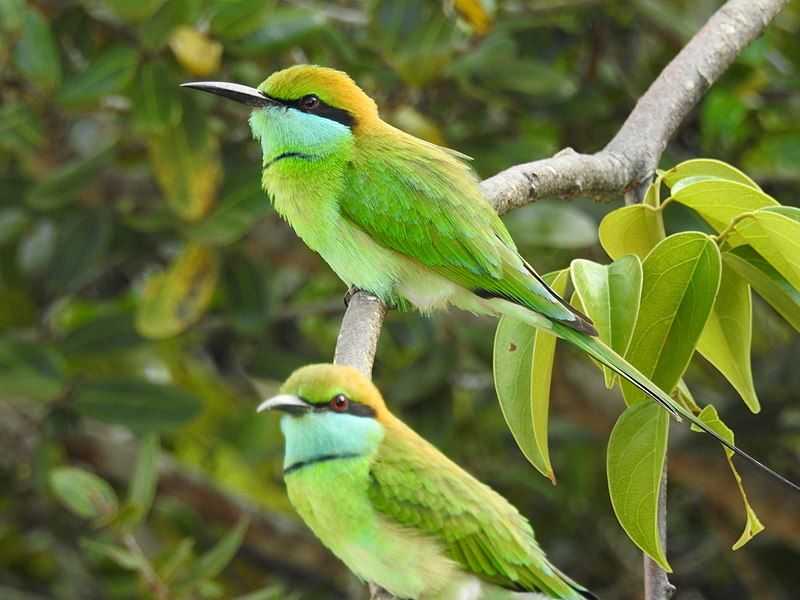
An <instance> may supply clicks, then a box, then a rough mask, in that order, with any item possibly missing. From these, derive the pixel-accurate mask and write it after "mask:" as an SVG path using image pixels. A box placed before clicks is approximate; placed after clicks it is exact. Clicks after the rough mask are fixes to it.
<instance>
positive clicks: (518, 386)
mask: <svg viewBox="0 0 800 600" xmlns="http://www.w3.org/2000/svg"><path fill="white" fill-rule="evenodd" d="M568 276H569V272H568V270H567V269H564V270H562V271H557V272H555V273H548V274H547V275H545V276H544V279H545V281H547V282H548V283H549V284H550V285H551V287H552V288H553V289H554V290H555V291H556V293H558V294H564V292H565V290H566V286H567V281H568V279H569V277H568ZM555 349H556V337H555V336H553V335H552V334H550V333H547V332H546V331H542V330H540V329H536V328H535V327H532V326H531V325H528V324H527V323H523V322H522V321H516V320H514V319H511V318H509V317H503V318H501V319H500V322H499V323H498V324H497V332H496V333H495V338H494V360H493V363H494V382H495V389H496V390H497V398H498V400H499V401H500V409H501V410H502V412H503V417H504V418H505V420H506V423H507V424H508V428H509V429H510V430H511V433H512V435H513V436H514V439H515V440H516V442H517V445H518V446H519V448H520V450H522V453H523V454H524V455H525V458H527V459H528V461H530V463H531V464H532V465H533V466H534V467H535V468H536V469H537V470H538V471H539V472H540V473H542V475H544V476H545V477H547V478H548V479H550V481H552V482H553V483H555V473H554V472H553V467H552V465H551V464H550V451H549V449H548V446H547V431H548V426H549V412H550V380H551V377H552V370H553V359H554V357H555Z"/></svg>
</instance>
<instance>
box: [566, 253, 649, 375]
mask: <svg viewBox="0 0 800 600" xmlns="http://www.w3.org/2000/svg"><path fill="white" fill-rule="evenodd" d="M571 272H572V282H573V284H574V285H575V291H576V292H577V294H578V296H579V297H580V299H581V306H583V308H584V310H585V311H586V313H587V314H588V316H589V318H591V319H592V321H594V326H595V328H596V329H597V332H598V334H599V336H600V339H601V340H603V341H604V342H605V343H606V344H608V345H609V346H611V348H612V349H613V350H614V351H615V352H616V353H617V354H619V355H620V356H625V353H626V352H627V350H628V345H629V344H630V341H631V336H632V334H633V329H634V327H635V326H636V320H637V317H638V316H639V300H640V297H641V293H642V262H641V261H640V260H639V257H638V256H636V255H631V254H629V255H627V256H623V257H622V258H620V259H619V260H616V261H614V262H613V263H611V264H610V265H600V264H597V263H595V262H592V261H589V260H583V259H578V260H573V261H572V266H571ZM603 373H604V375H605V381H606V387H608V388H610V387H611V386H612V385H613V382H614V373H613V371H611V370H609V369H607V368H605V367H603Z"/></svg>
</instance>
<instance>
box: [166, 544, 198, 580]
mask: <svg viewBox="0 0 800 600" xmlns="http://www.w3.org/2000/svg"><path fill="white" fill-rule="evenodd" d="M193 553H194V540H193V539H192V538H183V539H182V540H181V541H180V542H179V543H178V544H175V545H174V546H173V548H171V549H170V551H169V552H168V553H167V555H166V556H165V557H164V558H163V559H162V560H161V561H160V563H161V564H160V565H158V567H157V570H158V574H159V576H160V577H161V579H163V580H164V581H165V582H170V581H172V580H173V579H175V578H176V577H177V576H178V573H180V572H181V570H182V569H183V567H184V566H186V565H187V564H188V563H189V561H190V560H191V559H192V556H193Z"/></svg>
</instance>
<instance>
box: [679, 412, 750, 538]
mask: <svg viewBox="0 0 800 600" xmlns="http://www.w3.org/2000/svg"><path fill="white" fill-rule="evenodd" d="M698 417H699V418H700V419H701V420H702V421H703V422H704V423H705V424H706V425H708V426H709V427H710V428H711V429H713V430H714V431H715V432H717V433H718V434H719V435H721V436H722V437H723V438H724V439H725V440H727V441H728V442H730V443H731V444H733V443H734V437H733V431H732V430H731V429H730V427H728V426H727V425H725V423H723V421H722V419H720V418H719V414H718V413H717V409H716V408H714V407H713V406H711V405H709V406H706V407H705V408H704V409H703V410H702V411H701V412H700V414H699V415H698ZM692 429H693V430H694V431H699V428H697V427H695V426H694V425H692ZM724 450H725V457H726V458H727V459H728V464H729V465H730V467H731V472H732V473H733V477H734V479H736V485H737V486H738V487H739V493H740V494H741V496H742V502H743V503H744V510H745V524H744V531H742V535H741V536H739V539H738V540H737V541H736V542H735V543H734V544H733V550H738V549H739V548H741V547H742V546H744V545H745V544H746V543H747V542H749V541H750V540H751V539H753V538H754V537H755V536H756V535H758V534H759V533H761V532H762V531H764V525H762V524H761V521H759V519H758V515H756V512H755V511H754V510H753V507H752V506H750V501H749V500H748V499H747V493H746V492H745V490H744V484H743V483H742V477H741V475H739V472H738V471H737V470H736V467H735V466H734V464H733V451H732V450H728V449H727V448H725V449H724Z"/></svg>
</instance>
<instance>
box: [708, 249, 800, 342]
mask: <svg viewBox="0 0 800 600" xmlns="http://www.w3.org/2000/svg"><path fill="white" fill-rule="evenodd" d="M722 258H723V260H724V261H725V264H726V265H728V266H730V267H731V268H732V269H733V270H735V271H736V272H737V273H739V275H741V276H742V277H744V278H745V279H746V280H747V281H748V282H749V283H750V285H751V286H753V288H754V289H755V290H756V291H757V292H758V294H759V295H760V296H761V297H762V298H764V300H766V301H767V302H769V304H770V306H772V308H774V309H775V310H776V311H778V313H779V314H780V315H781V316H782V317H783V318H784V319H786V321H787V322H788V323H789V324H790V325H791V326H792V327H794V328H795V329H796V330H797V331H800V290H797V289H795V288H794V287H792V285H791V284H790V283H789V282H788V281H786V278H785V277H784V276H783V275H781V274H780V273H778V272H777V271H776V270H775V269H774V267H772V265H770V264H769V263H768V262H767V261H766V260H764V258H763V257H762V256H761V255H760V254H758V253H757V252H756V251H755V250H753V249H752V248H751V247H750V246H741V247H739V248H735V249H733V250H732V251H730V252H725V253H723V255H722Z"/></svg>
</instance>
